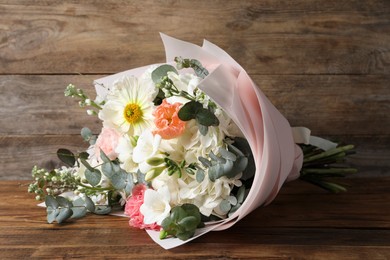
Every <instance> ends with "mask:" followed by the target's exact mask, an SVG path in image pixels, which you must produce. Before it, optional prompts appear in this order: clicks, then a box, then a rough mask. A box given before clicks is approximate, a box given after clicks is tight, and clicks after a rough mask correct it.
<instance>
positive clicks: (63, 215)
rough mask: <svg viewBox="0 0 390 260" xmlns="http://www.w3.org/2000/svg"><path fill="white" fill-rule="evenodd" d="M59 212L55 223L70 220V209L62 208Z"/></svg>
mask: <svg viewBox="0 0 390 260" xmlns="http://www.w3.org/2000/svg"><path fill="white" fill-rule="evenodd" d="M59 211H60V212H59V213H58V215H57V217H56V221H57V222H58V223H62V222H64V221H65V220H67V219H68V218H70V217H71V216H72V214H73V212H72V210H71V209H70V208H62V209H60V210H59Z"/></svg>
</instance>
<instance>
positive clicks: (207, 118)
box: [179, 103, 219, 126]
mask: <svg viewBox="0 0 390 260" xmlns="http://www.w3.org/2000/svg"><path fill="white" fill-rule="evenodd" d="M187 104H188V103H187ZM179 117H180V116H179ZM196 121H197V122H199V124H201V125H204V126H218V124H219V120H218V118H217V117H216V116H215V115H214V113H213V112H211V111H210V110H208V109H206V108H203V107H202V108H201V109H199V110H198V111H197V113H196Z"/></svg>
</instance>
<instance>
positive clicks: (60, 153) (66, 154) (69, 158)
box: [57, 148, 76, 167]
mask: <svg viewBox="0 0 390 260" xmlns="http://www.w3.org/2000/svg"><path fill="white" fill-rule="evenodd" d="M57 157H58V159H60V160H61V161H62V162H63V163H65V164H66V165H68V166H70V167H73V166H74V164H75V163H76V157H75V156H74V154H73V153H72V152H71V151H69V150H68V149H62V148H61V149H58V150H57Z"/></svg>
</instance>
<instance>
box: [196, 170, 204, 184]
mask: <svg viewBox="0 0 390 260" xmlns="http://www.w3.org/2000/svg"><path fill="white" fill-rule="evenodd" d="M204 176H205V174H204V170H202V169H198V170H197V171H196V176H195V177H196V181H197V182H199V183H201V182H202V181H203V180H204Z"/></svg>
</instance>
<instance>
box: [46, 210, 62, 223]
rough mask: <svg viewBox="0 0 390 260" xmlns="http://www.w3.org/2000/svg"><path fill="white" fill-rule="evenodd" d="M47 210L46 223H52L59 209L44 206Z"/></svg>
mask: <svg viewBox="0 0 390 260" xmlns="http://www.w3.org/2000/svg"><path fill="white" fill-rule="evenodd" d="M46 212H47V223H53V222H54V221H55V220H56V217H57V215H58V213H60V210H59V209H56V208H49V207H48V208H46Z"/></svg>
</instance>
